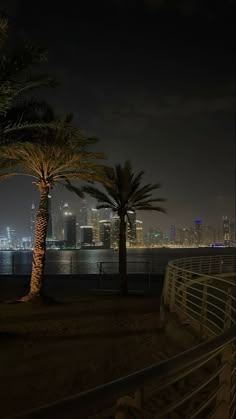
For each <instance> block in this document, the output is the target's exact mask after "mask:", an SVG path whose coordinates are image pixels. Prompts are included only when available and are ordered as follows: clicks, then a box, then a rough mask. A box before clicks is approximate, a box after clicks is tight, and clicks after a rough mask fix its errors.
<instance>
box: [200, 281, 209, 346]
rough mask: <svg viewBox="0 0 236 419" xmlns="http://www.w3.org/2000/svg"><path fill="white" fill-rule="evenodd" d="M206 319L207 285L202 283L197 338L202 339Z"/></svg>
mask: <svg viewBox="0 0 236 419" xmlns="http://www.w3.org/2000/svg"><path fill="white" fill-rule="evenodd" d="M206 319H207V284H206V283H204V285H203V289H202V306H201V314H200V319H199V323H200V329H199V338H200V339H201V338H202V335H203V332H204V326H205V322H206Z"/></svg>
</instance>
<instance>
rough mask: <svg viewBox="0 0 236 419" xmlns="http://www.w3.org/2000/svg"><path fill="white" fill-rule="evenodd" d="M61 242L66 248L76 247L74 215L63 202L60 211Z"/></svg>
mask: <svg viewBox="0 0 236 419" xmlns="http://www.w3.org/2000/svg"><path fill="white" fill-rule="evenodd" d="M62 221H63V223H62V224H63V240H64V243H65V246H66V247H72V248H74V247H76V215H74V214H73V213H72V211H71V210H70V208H69V204H68V203H67V202H65V204H64V205H63V209H62Z"/></svg>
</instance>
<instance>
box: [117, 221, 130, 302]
mask: <svg viewBox="0 0 236 419" xmlns="http://www.w3.org/2000/svg"><path fill="white" fill-rule="evenodd" d="M119 277H120V292H121V295H128V283H127V252H126V222H125V217H124V216H120V234H119Z"/></svg>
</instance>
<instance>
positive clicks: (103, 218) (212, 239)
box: [0, 197, 235, 248]
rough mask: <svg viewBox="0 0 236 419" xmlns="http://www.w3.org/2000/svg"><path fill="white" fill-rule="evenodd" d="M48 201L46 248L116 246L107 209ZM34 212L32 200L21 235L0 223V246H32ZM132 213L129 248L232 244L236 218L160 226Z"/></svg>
mask: <svg viewBox="0 0 236 419" xmlns="http://www.w3.org/2000/svg"><path fill="white" fill-rule="evenodd" d="M50 198H51V197H50ZM51 201H52V199H50V206H49V220H50V222H49V224H48V229H47V240H48V246H49V247H50V246H56V242H58V245H59V247H61V246H62V247H71V248H73V247H74V248H75V247H78V246H79V247H80V246H81V245H82V246H83V243H84V244H86V243H87V245H89V244H90V245H92V246H93V245H96V246H101V245H103V246H105V243H106V248H110V247H117V246H118V236H117V234H118V233H115V232H114V228H115V227H114V226H115V224H114V222H115V220H116V219H118V218H117V215H116V214H114V213H113V212H112V211H111V210H110V209H100V210H97V209H96V208H95V207H93V206H92V205H91V201H90V204H89V202H88V201H87V200H85V199H83V200H81V205H80V207H77V209H75V208H72V206H71V204H70V203H69V202H68V201H64V202H63V201H61V202H60V205H59V206H57V207H55V206H52V204H51ZM36 211H37V208H36V206H35V203H34V202H32V204H31V208H30V210H29V218H28V226H27V228H25V234H24V235H23V236H22V235H21V234H20V232H19V231H18V230H17V229H16V228H15V226H14V224H12V223H11V224H10V225H8V226H3V225H2V224H0V241H1V243H0V248H8V246H9V247H12V248H14V247H15V248H17V247H24V246H26V247H29V248H31V247H32V246H33V241H34V223H35V217H36ZM133 214H134V215H132V213H131V212H130V214H129V222H130V223H131V224H129V223H128V222H127V242H129V246H131V247H137V246H138V247H139V246H141V247H150V246H165V245H167V246H169V245H180V246H186V247H188V246H190V247H191V246H199V245H211V244H214V243H215V244H217V243H218V244H220V243H221V244H224V245H225V246H233V245H234V246H235V219H234V218H229V217H228V216H227V215H223V216H222V217H221V219H220V220H218V223H217V224H216V225H214V224H213V225H210V224H209V223H208V222H206V220H202V219H193V220H192V222H191V223H190V224H188V223H186V222H185V223H184V224H181V225H180V224H170V225H169V226H168V228H166V229H162V228H161V226H160V224H158V223H156V224H153V225H145V222H144V221H143V219H142V215H141V214H140V212H139V214H135V213H133ZM108 224H109V225H108ZM117 231H118V230H117ZM114 234H115V236H114ZM108 236H109V237H108ZM85 237H89V239H85ZM20 243H21V244H20ZM59 243H61V244H59ZM108 243H109V244H108Z"/></svg>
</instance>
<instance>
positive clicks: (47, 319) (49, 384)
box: [0, 296, 165, 418]
mask: <svg viewBox="0 0 236 419" xmlns="http://www.w3.org/2000/svg"><path fill="white" fill-rule="evenodd" d="M158 305H159V304H158V298H157V297H155V298H152V297H149V298H148V297H141V296H140V297H134V296H133V297H132V296H130V297H128V298H123V299H122V298H121V297H118V296H110V297H109V296H107V297H104V296H93V297H91V296H90V297H85V296H84V297H81V298H80V299H74V300H70V301H65V302H63V303H62V304H58V305H51V306H42V305H32V304H28V303H27V304H26V303H21V304H8V305H6V304H0V399H1V409H0V418H5V417H7V416H10V415H12V414H16V413H20V412H22V411H25V410H28V409H30V408H32V407H37V406H39V405H41V404H44V403H46V402H52V401H55V400H57V399H60V398H63V397H66V396H69V395H72V394H76V393H77V392H80V391H82V390H85V389H88V388H91V387H94V386H96V385H98V384H101V383H105V382H107V381H109V380H111V379H114V378H117V377H119V376H122V375H125V374H127V373H129V372H131V371H135V370H137V369H139V368H143V367H145V366H149V365H151V364H152V363H154V362H158V361H160V360H161V359H162V357H163V354H162V350H163V346H164V345H165V342H164V336H163V335H162V332H161V331H160V329H159V327H158V324H159V314H158V311H159V307H158Z"/></svg>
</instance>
